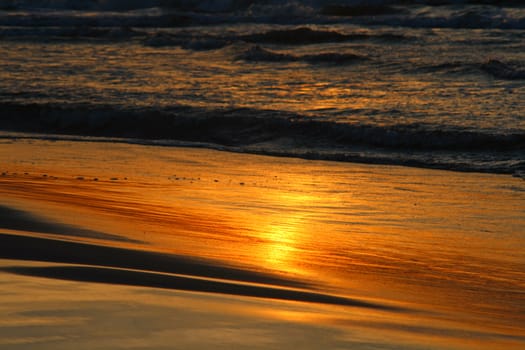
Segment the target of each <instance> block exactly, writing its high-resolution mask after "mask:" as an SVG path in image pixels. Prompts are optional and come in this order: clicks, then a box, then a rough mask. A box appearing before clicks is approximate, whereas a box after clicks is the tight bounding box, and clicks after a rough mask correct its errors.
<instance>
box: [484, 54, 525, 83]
mask: <svg viewBox="0 0 525 350" xmlns="http://www.w3.org/2000/svg"><path fill="white" fill-rule="evenodd" d="M481 69H482V70H483V71H485V72H487V73H489V74H491V75H492V76H494V77H495V78H498V79H505V80H520V79H525V69H524V68H520V67H517V66H514V65H510V64H508V63H504V62H501V61H499V60H495V59H491V60H489V61H487V62H486V63H483V64H482V65H481Z"/></svg>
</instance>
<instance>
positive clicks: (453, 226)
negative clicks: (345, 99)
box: [0, 141, 525, 348]
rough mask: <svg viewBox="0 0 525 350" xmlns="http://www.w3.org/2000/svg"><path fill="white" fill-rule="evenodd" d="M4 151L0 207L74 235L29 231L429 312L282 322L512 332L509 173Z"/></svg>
mask: <svg viewBox="0 0 525 350" xmlns="http://www.w3.org/2000/svg"><path fill="white" fill-rule="evenodd" d="M83 152H84V153H83ZM78 154H83V155H84V157H82V158H80V159H79V157H77V155H78ZM51 155H52V156H51ZM0 157H1V158H2V159H3V160H5V163H3V164H9V169H5V170H3V169H0V171H3V172H6V174H5V175H3V176H0V192H1V194H2V201H1V203H0V205H3V206H6V207H8V208H16V209H19V210H25V211H27V212H30V213H32V214H34V215H35V216H39V217H42V218H45V219H46V220H48V221H50V222H54V223H62V224H64V225H69V226H68V227H77V228H82V229H83V230H84V231H79V233H80V235H64V234H57V232H54V233H53V232H52V230H51V232H39V231H38V230H36V232H25V233H24V234H26V235H32V236H45V237H53V238H58V239H65V240H74V241H82V242H90V243H96V244H103V245H108V246H112V247H120V248H133V249H140V250H147V251H153V252H169V253H174V254H179V255H183V256H188V257H192V258H204V259H216V260H217V261H220V262H221V263H224V264H225V265H228V266H238V267H242V268H244V269H246V270H248V271H255V272H272V273H276V274H280V275H282V276H285V277H290V278H299V279H302V280H306V281H308V282H310V283H312V284H313V285H314V286H315V288H319V289H320V290H322V291H326V292H330V293H333V294H336V295H343V296H349V297H356V296H357V297H358V298H359V299H360V300H379V302H380V303H387V304H396V305H403V306H407V305H409V306H410V307H409V308H411V309H417V310H420V311H425V312H427V311H431V313H435V315H434V316H431V315H430V314H421V315H420V316H418V317H416V318H414V319H411V317H413V316H410V315H408V314H402V313H399V314H388V315H386V316H385V314H386V313H384V312H382V311H377V310H372V309H367V308H362V309H360V308H356V309H351V310H350V311H349V309H348V308H345V307H341V310H339V308H337V307H334V308H332V307H331V306H330V307H329V306H326V307H323V311H322V312H320V311H316V310H313V311H311V312H309V311H308V312H307V311H305V309H304V307H300V308H299V310H297V309H292V310H289V309H287V308H279V309H278V310H276V311H275V312H274V311H272V308H271V307H270V308H268V309H269V311H268V312H269V313H270V314H272V313H273V316H272V317H273V318H276V319H282V320H286V321H289V322H306V323H309V324H315V323H316V322H320V323H323V324H325V325H328V324H329V325H331V326H333V325H337V327H342V328H343V329H347V328H350V329H354V330H355V329H359V330H360V332H361V334H364V333H366V332H372V333H373V331H374V330H375V331H377V329H382V328H384V329H382V330H381V332H383V333H384V334H389V335H392V334H393V335H396V334H397V336H401V337H403V336H402V334H407V337H408V338H410V339H411V340H412V341H415V340H417V339H419V340H417V342H423V341H424V339H426V338H428V337H435V338H436V339H435V340H434V341H435V342H439V341H440V337H442V336H443V333H445V334H449V333H450V332H452V331H451V329H464V330H465V331H464V332H463V333H461V332H456V333H453V332H452V333H453V334H452V333H451V334H452V335H451V336H452V337H453V338H454V339H456V338H457V339H459V340H454V341H457V342H458V343H461V344H462V345H465V339H466V338H468V335H469V334H471V333H472V334H478V333H483V332H485V331H486V332H489V333H491V334H504V335H505V336H508V339H509V341H510V342H512V341H514V340H513V339H518V340H517V341H518V342H519V341H521V340H519V339H521V338H519V337H520V336H522V335H523V329H524V327H525V326H524V325H525V319H524V318H523V315H525V310H524V309H523V305H525V303H524V301H525V297H524V295H523V293H522V290H523V288H524V287H525V270H524V268H523V267H524V266H523V261H525V256H524V252H523V250H520V249H519V248H517V247H522V246H523V245H524V244H525V237H524V236H523V231H522V229H523V227H524V225H525V218H524V217H523V209H522V208H523V204H524V203H525V198H524V197H523V193H524V192H523V190H524V189H523V183H522V181H521V180H519V179H512V178H508V177H500V176H493V175H480V174H458V173H449V172H442V171H426V170H417V169H408V168H395V167H390V168H386V167H375V166H364V165H352V164H339V163H327V162H311V161H309V162H307V161H302V160H297V159H295V160H294V159H275V158H267V157H258V156H250V155H232V154H229V153H223V152H215V151H207V150H191V149H170V148H156V147H140V146H129V145H104V144H102V145H101V144H96V143H92V144H82V143H67V142H64V143H62V142H56V143H52V142H50V143H46V142H39V143H38V145H35V144H32V143H31V142H24V141H18V142H15V143H13V144H4V145H2V148H1V149H0ZM101 164H108V165H110V166H107V167H106V166H101ZM225 164H227V165H228V166H225ZM26 173H27V174H26ZM44 175H46V176H44ZM95 179H96V180H95ZM53 227H54V229H55V231H56V228H57V227H56V226H53ZM41 228H42V226H41ZM48 228H49V227H48ZM4 229H7V230H8V231H9V229H11V231H9V232H8V233H10V232H15V231H16V230H17V227H14V226H13V227H11V228H10V227H4ZM22 229H23V230H26V231H27V227H26V228H23V227H22V228H20V227H19V228H18V230H20V231H22ZM3 232H4V233H5V232H6V231H5V230H4V231H3ZM73 232H75V231H74V230H73ZM96 233H105V234H112V235H117V236H119V237H124V238H125V239H127V240H115V239H113V238H114V237H113V238H112V237H111V236H104V235H99V236H97V235H96ZM240 308H242V307H240ZM250 310H252V309H250ZM327 310H329V311H327ZM249 312H250V313H251V312H254V313H256V312H259V311H249ZM349 314H351V315H352V316H351V317H350V316H349ZM349 317H350V320H349V319H348V318H349ZM385 317H390V319H389V320H388V322H387V321H386V319H385ZM35 322H36V321H35ZM421 325H425V327H422V326H421ZM430 325H432V327H430ZM370 329H372V330H373V331H370ZM442 329H446V330H442ZM469 332H471V333H469ZM476 332H477V333H476ZM414 334H420V337H421V338H417V337H416V336H415V335H414ZM421 334H422V335H421ZM393 335H392V336H393ZM490 337H492V338H490V339H492V340H494V339H493V338H494V337H496V338H497V339H499V338H498V337H499V335H498V336H496V335H491V336H490ZM513 337H518V338H513ZM503 338H505V337H503V336H502V339H503ZM505 339H507V338H505ZM441 340H442V339H441ZM492 340H491V341H492ZM407 341H408V340H407ZM462 342H463V343H462ZM473 344H474V345H473V346H466V347H467V348H468V347H473V348H476V346H478V345H479V344H480V342H479V341H474V342H473Z"/></svg>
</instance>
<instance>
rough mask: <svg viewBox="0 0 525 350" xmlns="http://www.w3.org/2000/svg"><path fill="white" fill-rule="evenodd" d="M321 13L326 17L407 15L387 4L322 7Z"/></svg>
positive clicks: (403, 10)
mask: <svg viewBox="0 0 525 350" xmlns="http://www.w3.org/2000/svg"><path fill="white" fill-rule="evenodd" d="M321 13H322V14H324V15H328V16H345V17H361V16H385V15H394V14H401V13H407V10H406V9H403V8H399V7H395V6H391V5H390V4H388V3H382V4H374V3H372V4H366V3H357V4H352V5H326V6H324V7H322V9H321Z"/></svg>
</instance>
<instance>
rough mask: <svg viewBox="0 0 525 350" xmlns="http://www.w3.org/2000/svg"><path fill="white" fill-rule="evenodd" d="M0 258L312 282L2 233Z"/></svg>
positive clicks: (267, 281)
mask: <svg viewBox="0 0 525 350" xmlns="http://www.w3.org/2000/svg"><path fill="white" fill-rule="evenodd" d="M0 258H4V259H15V260H32V261H47V262H56V263H69V264H80V265H94V266H103V267H116V268H124V269H134V270H146V271H152V272H162V273H175V274H181V275H192V276H201V277H208V278H219V279H228V280H235V281H243V282H251V283H263V284H274V285H281V286H287V287H296V288H308V287H310V288H311V287H312V286H311V285H309V284H306V283H303V282H300V281H294V280H291V279H286V278H281V277H278V276H275V275H271V274H266V273H259V272H255V271H248V270H243V269H239V268H235V267H229V266H224V265H221V264H220V263H218V262H215V261H206V260H203V259H195V258H190V257H186V256H179V255H174V254H165V253H158V252H152V251H143V250H132V249H124V248H116V247H108V246H100V245H94V244H86V243H76V242H67V241H60V240H54V239H47V238H40V237H29V236H18V235H12V234H5V233H0Z"/></svg>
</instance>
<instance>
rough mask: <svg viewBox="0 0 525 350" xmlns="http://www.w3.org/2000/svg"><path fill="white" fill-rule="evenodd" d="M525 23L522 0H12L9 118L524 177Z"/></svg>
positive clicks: (139, 139) (5, 29)
mask: <svg viewBox="0 0 525 350" xmlns="http://www.w3.org/2000/svg"><path fill="white" fill-rule="evenodd" d="M524 29H525V7H523V5H522V4H521V3H520V2H519V1H503V2H502V1H438V2H436V1H424V0H421V1H408V2H407V1H399V2H396V1H386V0H384V1H372V2H364V1H351V0H345V1H342V0H341V1H316V0H295V1H294V0H288V1H271V0H267V1H255V0H252V1H249V0H246V1H226V0H224V1H218V0H217V1H183V0H179V1H176V0H173V1H170V0H150V1H118V0H105V1H88V0H85V1H72V0H71V1H69V0H49V1H28V0H11V1H5V0H4V1H1V2H0V52H1V54H0V67H1V68H0V78H1V79H0V117H1V118H0V129H1V130H2V131H3V132H2V136H3V137H7V138H12V137H20V136H24V137H39V138H64V137H66V136H64V135H69V136H67V137H68V138H72V137H73V138H82V137H93V136H95V137H105V138H110V139H111V140H113V141H125V142H136V143H155V144H163V145H174V146H177V145H179V146H180V145H184V146H198V147H208V148H215V149H222V150H229V151H235V152H247V153H257V154H269V155H278V156H293V157H301V158H306V159H325V160H339V161H349V162H365V163H379V164H400V165H409V166H415V167H429V168H440V169H451V170H459V171H479V172H491V173H503V174H512V175H515V176H523V173H524V171H525V160H524V156H523V154H524V147H525V119H524V114H523V111H524V110H525V102H524V101H525V99H524V97H525V31H524ZM21 133H24V134H21ZM28 133H31V134H28ZM34 133H38V136H37V135H35V134H34ZM58 135H61V136H58Z"/></svg>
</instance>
